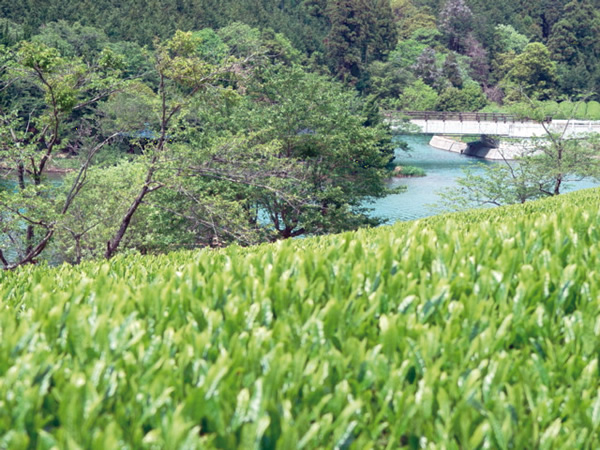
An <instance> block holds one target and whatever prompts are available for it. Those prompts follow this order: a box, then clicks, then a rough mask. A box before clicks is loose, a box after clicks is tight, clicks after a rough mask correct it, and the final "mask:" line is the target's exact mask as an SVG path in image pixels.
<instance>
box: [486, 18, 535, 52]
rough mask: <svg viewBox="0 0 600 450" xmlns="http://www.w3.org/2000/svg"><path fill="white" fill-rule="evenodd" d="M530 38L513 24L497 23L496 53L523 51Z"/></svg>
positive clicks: (495, 33) (495, 30)
mask: <svg viewBox="0 0 600 450" xmlns="http://www.w3.org/2000/svg"><path fill="white" fill-rule="evenodd" d="M528 43H529V38H528V37H527V36H525V35H523V34H521V33H519V32H518V31H517V30H515V29H514V27H513V26H512V25H504V24H500V25H496V28H494V48H495V51H496V53H506V52H511V51H512V52H515V54H517V55H518V54H519V53H521V52H523V50H524V49H525V47H526V46H527V44H528Z"/></svg>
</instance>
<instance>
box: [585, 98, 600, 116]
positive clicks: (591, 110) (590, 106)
mask: <svg viewBox="0 0 600 450" xmlns="http://www.w3.org/2000/svg"><path fill="white" fill-rule="evenodd" d="M585 115H586V119H589V120H600V103H598V102H596V101H591V102H588V103H587V104H586V108H585Z"/></svg>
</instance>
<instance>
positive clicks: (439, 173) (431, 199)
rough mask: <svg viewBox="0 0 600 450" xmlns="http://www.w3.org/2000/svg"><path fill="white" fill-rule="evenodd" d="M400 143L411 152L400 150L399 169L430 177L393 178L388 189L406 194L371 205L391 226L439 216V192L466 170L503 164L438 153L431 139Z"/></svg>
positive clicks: (586, 182) (422, 137)
mask: <svg viewBox="0 0 600 450" xmlns="http://www.w3.org/2000/svg"><path fill="white" fill-rule="evenodd" d="M398 139H402V140H403V141H405V142H407V143H408V144H409V147H410V151H409V152H406V151H404V150H401V149H397V150H396V162H397V163H398V164H400V165H407V166H415V167H420V168H422V169H423V170H425V172H426V173H427V175H426V176H424V177H415V178H394V179H393V180H391V181H390V182H389V186H390V187H397V186H406V188H407V189H406V191H404V192H402V193H400V194H393V195H388V196H387V197H384V198H381V199H378V200H377V201H375V202H374V203H373V204H371V205H370V207H372V208H373V212H372V214H373V215H374V216H376V217H382V218H384V219H387V221H388V223H393V222H397V221H405V220H414V219H421V218H423V217H427V216H431V215H434V214H438V213H439V210H437V209H434V208H431V207H430V205H432V204H435V203H437V202H439V200H440V199H439V196H438V192H439V191H440V190H442V189H444V188H452V187H456V186H457V183H456V180H457V179H458V178H459V177H462V176H463V175H464V173H463V170H462V169H463V168H465V167H471V168H472V169H473V172H477V171H478V170H481V169H479V167H477V166H478V164H480V163H484V164H503V163H502V162H492V161H486V160H483V159H481V158H475V157H472V156H466V155H460V154H458V153H453V152H448V151H445V150H438V149H435V148H433V147H431V146H430V145H429V141H430V140H431V136H428V135H410V136H399V137H398ZM595 186H599V183H597V182H594V181H593V180H583V181H579V182H576V183H570V186H569V187H568V188H567V189H565V192H567V191H569V190H577V189H585V188H590V187H595Z"/></svg>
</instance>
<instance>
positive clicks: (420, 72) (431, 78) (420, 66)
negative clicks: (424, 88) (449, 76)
mask: <svg viewBox="0 0 600 450" xmlns="http://www.w3.org/2000/svg"><path fill="white" fill-rule="evenodd" d="M412 70H413V73H414V74H415V76H417V77H418V78H420V79H421V80H423V82H424V83H425V84H427V85H429V86H431V87H438V86H439V81H440V80H441V78H442V71H441V69H440V68H439V67H438V65H437V61H436V54H435V50H434V49H432V48H431V47H427V48H426V49H424V50H423V53H421V54H420V55H419V57H418V58H417V62H416V63H415V64H414V65H413V66H412Z"/></svg>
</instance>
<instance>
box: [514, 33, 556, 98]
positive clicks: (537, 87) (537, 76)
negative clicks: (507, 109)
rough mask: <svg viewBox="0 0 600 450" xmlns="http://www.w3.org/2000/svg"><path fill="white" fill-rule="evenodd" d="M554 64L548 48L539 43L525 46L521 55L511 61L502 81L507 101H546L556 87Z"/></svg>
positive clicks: (552, 94) (554, 92)
mask: <svg viewBox="0 0 600 450" xmlns="http://www.w3.org/2000/svg"><path fill="white" fill-rule="evenodd" d="M557 82H558V79H557V74H556V63H555V62H554V61H552V59H551V58H550V52H549V50H548V48H547V47H546V46H545V45H544V44H542V43H539V42H534V43H531V44H527V46H526V47H525V49H524V50H523V53H521V54H520V55H517V56H516V57H515V58H514V60H512V68H511V69H510V70H509V71H508V73H507V74H506V76H505V78H504V80H503V87H504V89H505V91H506V92H507V99H509V100H524V98H523V97H524V96H526V97H529V98H530V99H533V100H548V99H550V98H552V97H554V96H555V94H556V87H557Z"/></svg>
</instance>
